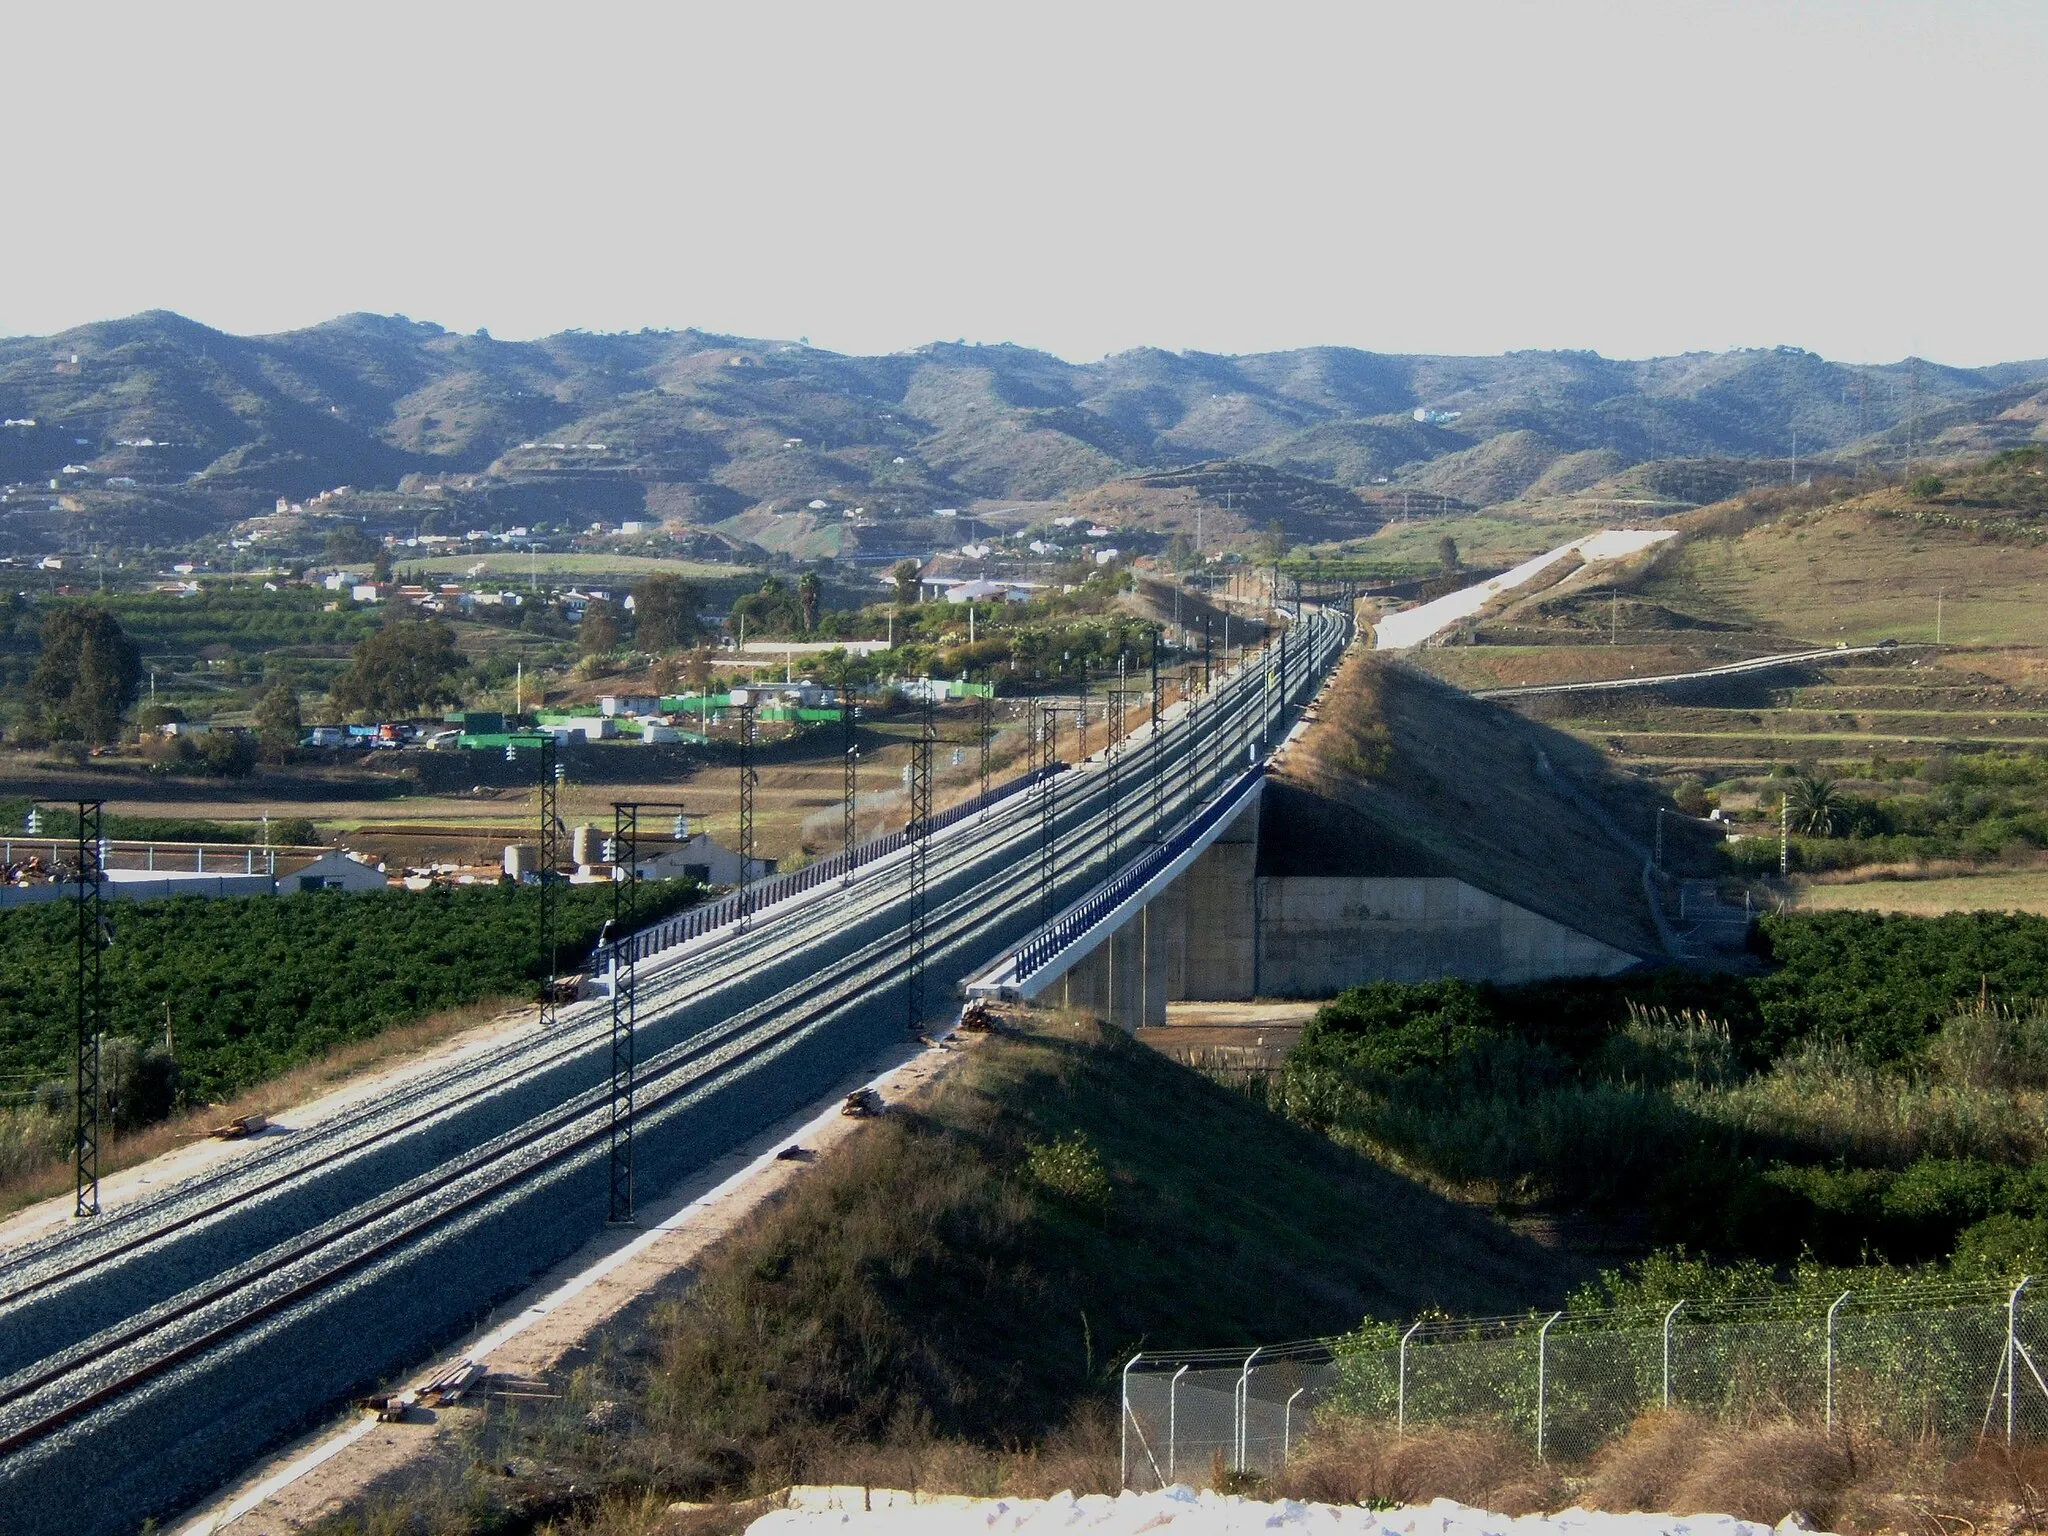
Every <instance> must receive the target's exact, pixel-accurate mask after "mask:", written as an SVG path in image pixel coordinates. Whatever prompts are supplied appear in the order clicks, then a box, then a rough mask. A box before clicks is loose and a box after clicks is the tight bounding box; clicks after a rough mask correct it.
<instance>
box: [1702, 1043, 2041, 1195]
mask: <svg viewBox="0 0 2048 1536" xmlns="http://www.w3.org/2000/svg"><path fill="white" fill-rule="evenodd" d="M1675 1092H1676V1095H1677V1098H1678V1102H1679V1103H1680V1105H1681V1106H1682V1107H1684V1108H1685V1109H1686V1110H1688V1111H1690V1112H1691V1113H1693V1114H1696V1115H1698V1116H1699V1117H1700V1118H1702V1119H1704V1120H1707V1121H1710V1122H1714V1123H1718V1124H1722V1125H1727V1126H1731V1127H1734V1128H1737V1129H1739V1130H1740V1131H1742V1132H1743V1133H1744V1134H1745V1135H1746V1136H1751V1137H1755V1138H1758V1139H1760V1140H1762V1141H1764V1142H1765V1143H1766V1144H1777V1145H1781V1146H1797V1147H1802V1148H1804V1149H1805V1150H1806V1151H1807V1152H1808V1153H1810V1154H1814V1155H1817V1156H1823V1157H1836V1158H1847V1159H1850V1160H1851V1161H1853V1162H1855V1163H1858V1164H1860V1165H1864V1166H1876V1167H1890V1168H1903V1167H1905V1166H1906V1165H1907V1164H1908V1163H1911V1162H1913V1161H1914V1160H1915V1159H1916V1158H1921V1157H1956V1158H1962V1157H1978V1158H1984V1159H1986V1160H1987V1161H1991V1162H1997V1163H2004V1164H2009V1165H2016V1166H2017V1165H2024V1164H2027V1163H2030V1162H2033V1161H2035V1160H2037V1159H2039V1158H2041V1157H2043V1156H2044V1155H2048V1114H2044V1111H2048V1095H2044V1094H2043V1092H2042V1091H2041V1090H2040V1089H2039V1088H2038V1087H2033V1086H2022V1085H1993V1084H1973V1083H1970V1082H1966V1081H1944V1080H1942V1078H1940V1077H1937V1076H1932V1075H1922V1074H1913V1075H1905V1074H1901V1073H1897V1072H1886V1071H1880V1070H1878V1069H1876V1068H1873V1067H1870V1066H1869V1065H1867V1064H1866V1063H1864V1062H1862V1061H1860V1060H1858V1059H1857V1058H1855V1057H1853V1056H1851V1055H1850V1054H1849V1053H1848V1052H1847V1051H1846V1050H1843V1049H1841V1048H1839V1047H1831V1046H1827V1045H1811V1046H1808V1047H1806V1048H1805V1049H1803V1050H1800V1051H1798V1052H1796V1053H1794V1054H1793V1055H1791V1056H1788V1057H1786V1058H1785V1059H1784V1060H1782V1061H1780V1062H1779V1063H1778V1064H1777V1065H1776V1066H1774V1067H1773V1068H1772V1069H1771V1070H1770V1071H1768V1072H1764V1073H1759V1074H1758V1075H1757V1076H1755V1077H1752V1078H1749V1079H1748V1080H1747V1081H1745V1082H1741V1083H1737V1084H1734V1085H1733V1086H1729V1087H1717V1086H1698V1087H1696V1086H1694V1085H1690V1084H1680V1085H1678V1087H1677V1089H1676V1090H1675Z"/></svg>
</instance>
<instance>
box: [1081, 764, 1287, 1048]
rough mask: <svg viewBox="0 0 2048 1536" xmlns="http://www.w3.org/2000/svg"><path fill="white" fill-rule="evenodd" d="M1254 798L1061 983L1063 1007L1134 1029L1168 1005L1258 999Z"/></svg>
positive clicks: (1159, 1017) (1162, 1016)
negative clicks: (1174, 876) (1190, 1001)
mask: <svg viewBox="0 0 2048 1536" xmlns="http://www.w3.org/2000/svg"><path fill="white" fill-rule="evenodd" d="M1259 801H1260V796H1259V795H1258V794H1253V795H1252V796H1250V797H1249V798H1248V799H1247V800H1246V802H1245V804H1244V807H1243V808H1242V809H1241V810H1239V811H1238V813H1237V815H1236V816H1235V817H1233V818H1232V819H1231V821H1230V823H1229V824H1228V825H1227V826H1225V827H1224V829H1223V830H1222V831H1221V832H1220V833H1219V834H1218V835H1217V838H1216V841H1215V842H1214V843H1212V844H1211V845H1210V846H1209V847H1208V848H1206V849H1204V850H1203V852H1202V854H1201V856H1200V857H1199V858H1197V859H1196V860H1195V861H1194V863H1193V864H1191V865H1189V866H1188V868H1187V869H1186V870H1185V871H1184V872H1183V873H1182V874H1181V875H1180V876H1179V877H1178V878H1177V879H1175V880H1174V881H1173V882H1172V883H1171V884H1169V885H1168V886H1167V887H1166V888H1165V889H1164V890H1163V891H1161V892H1160V893H1159V894H1158V895H1157V896H1155V897H1153V899H1152V900H1151V901H1149V902H1147V903H1146V904H1145V905H1144V906H1143V907H1141V908H1139V909H1138V910H1137V911H1136V912H1134V913H1132V914H1131V916H1130V917H1129V918H1127V919H1126V920H1125V921H1124V923H1123V925H1122V926H1121V927H1119V928H1118V929H1117V930H1116V931H1115V932H1114V933H1113V934H1111V935H1110V936H1109V937H1108V938H1107V939H1105V940H1104V941H1103V942H1102V943H1101V944H1100V945H1098V946H1097V947H1096V949H1095V952H1094V953H1093V954H1091V955H1089V956H1088V957H1087V958H1086V959H1085V960H1082V961H1080V962H1079V963H1078V964H1076V965H1075V966H1074V968H1073V969H1072V970H1070V971H1068V972H1067V974H1066V975H1065V976H1064V977H1062V978H1061V979H1060V991H1059V999H1060V1003H1061V1005H1062V1006H1064V1007H1068V1008H1075V1009H1079V1010H1080V1011H1082V1012H1085V1013H1091V1014H1093V1015H1095V1016H1096V1017H1097V1018H1100V1019H1104V1020H1107V1021H1108V1022H1110V1023H1112V1024H1116V1025H1118V1026H1120V1027H1122V1028H1124V1029H1138V1028H1140V1027H1142V1026H1144V1025H1147V1024H1164V1023H1165V1022H1166V1005H1167V1004H1168V1003H1169V1002H1175V1003H1178V1002H1184V1001H1188V1000H1191V999H1192V1000H1197V1001H1222V1000H1226V999H1231V998H1245V997H1255V996H1257V995H1258V991H1259V985H1258V983H1259V954H1258V951H1259V942H1258V932H1259V924H1258V917H1259V913H1258V900H1259V881H1258V878H1257V875H1258V867H1259Z"/></svg>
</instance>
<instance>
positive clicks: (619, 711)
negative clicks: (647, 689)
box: [597, 693, 661, 719]
mask: <svg viewBox="0 0 2048 1536" xmlns="http://www.w3.org/2000/svg"><path fill="white" fill-rule="evenodd" d="M597 712H598V713H599V714H601V715H604V716H607V717H609V718H612V719H617V718H618V717H619V716H620V715H658V714H660V713H661V700H660V699H659V698H657V697H656V696H655V695H654V694H651V693H608V694H606V695H605V696H604V697H603V698H601V699H599V700H598V701H597Z"/></svg>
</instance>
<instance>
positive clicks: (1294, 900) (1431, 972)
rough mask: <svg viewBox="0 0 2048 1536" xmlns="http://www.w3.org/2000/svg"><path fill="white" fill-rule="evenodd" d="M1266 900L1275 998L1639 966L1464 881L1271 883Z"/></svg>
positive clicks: (1262, 909) (1268, 985) (1264, 883)
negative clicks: (1365, 986)
mask: <svg viewBox="0 0 2048 1536" xmlns="http://www.w3.org/2000/svg"><path fill="white" fill-rule="evenodd" d="M1258 896H1259V993H1260V995H1262V996H1266V997H1327V996H1329V995H1330V994H1331V993H1333V992H1340V991H1342V990H1343V989H1344V988H1345V987H1353V986H1357V985H1359V984H1360V983H1361V982H1367V981H1427V980H1430V979H1433V978H1435V977H1439V976H1462V977H1464V978H1465V979H1466V980H1468V981H1494V982H1501V983H1503V984H1512V983H1515V982H1522V981H1538V980H1541V979H1542V978H1544V977H1548V976H1607V975H1612V974H1613V973H1614V972H1616V971H1622V970H1626V969H1627V968H1628V967H1629V966H1631V965H1634V964H1635V963H1636V958H1637V957H1636V956H1634V955H1631V954H1628V953H1627V952H1625V951H1623V950H1619V949H1616V948H1615V947H1614V946H1612V945H1611V944H1603V943H1602V942H1600V941H1599V940H1598V939H1593V938H1588V937H1587V936H1586V935H1585V934H1583V933H1579V932H1577V931H1575V930H1574V929H1571V928H1567V927H1566V926H1565V925H1564V924H1562V923H1559V922H1555V921H1553V920H1552V919H1550V918H1547V917H1543V916H1541V915H1539V914H1538V913H1535V912H1531V911H1529V910H1528V909H1527V908H1525V907H1518V906H1516V905H1515V904H1514V903H1512V902H1508V901H1503V900H1502V899H1501V898H1500V897H1498V896H1493V895H1490V894H1488V893H1487V892H1485V891H1482V890H1479V889H1478V888H1476V887H1474V886H1470V885H1467V884H1466V883H1465V882H1464V881H1462V880H1453V879H1445V878H1417V877H1374V876H1341V877H1325V876H1284V877H1278V878H1274V877H1267V878H1264V879H1261V880H1260V881H1259V882H1258Z"/></svg>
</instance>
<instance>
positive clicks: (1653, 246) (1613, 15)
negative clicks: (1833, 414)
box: [0, 0, 2048, 363]
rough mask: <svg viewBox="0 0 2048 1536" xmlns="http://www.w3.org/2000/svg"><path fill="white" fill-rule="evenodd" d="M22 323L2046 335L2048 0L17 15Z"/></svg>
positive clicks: (1258, 333)
mask: <svg viewBox="0 0 2048 1536" xmlns="http://www.w3.org/2000/svg"><path fill="white" fill-rule="evenodd" d="M6 30H7V52H8V55H9V57H10V67H9V68H8V70H7V72H6V81H5V84H4V87H0V120H4V121H5V123H6V125H7V132H6V149H5V152H4V159H0V189H4V201H0V208H4V210H5V214H4V223H5V225H6V226H7V232H6V234H5V235H4V237H0V333H4V334H21V333H26V332H44V331H51V330H56V329H60V328H62V327H65V326H68V325H74V324H77V323H80V322H83V321H87V320H92V319H98V318H104V317H108V316H113V315H120V314H126V313H130V312H132V311H135V310H140V309H147V308H155V307H163V308H169V309H176V310H179V311H182V312H183V313H185V314H188V315H191V316H193V317H194V318H196V319H199V320H203V321H205V322H207V323H209V324H212V325H216V326H220V327H222V328H224V329H227V330H232V331H245V332H249V331H272V330H281V329H286V328H290V327H293V326H299V325H306V324H310V323H313V322H316V321H319V320H322V319H325V318H327V317H329V316H331V315H334V314H337V313H341V312H343V311H347V310H357V309H361V310H375V311H380V312H386V313H389V312H401V313H404V314H408V315H411V316H413V317H414V318H416V319H430V320H435V321H438V322H440V323H441V324H443V325H446V326H449V327H451V328H454V329H461V330H470V329H474V328H476V327H478V326H487V327H489V328H490V330H491V331H492V333H493V334H495V335H499V336H508V337H524V336H533V335H538V334H542V333H545V332H548V331H553V330H558V329H562V328H565V327H570V326H581V327H585V328H587V329H591V330H621V329H637V328H639V327H641V326H644V325H651V326H663V327H665V326H673V327H682V326H689V325H695V326H699V327H703V328H706V329H711V330H719V331H730V332H738V333H742V334H747V335H755V336H780V337H795V336H799V335H802V336H808V337H809V338H810V339H811V341H812V342H813V343H814V344H816V345H819V346H825V347H832V348H835V349H838V350H841V351H850V352H880V351H893V350H897V349H901V348H906V347H912V346H916V345H918V344H919V343H921V342H925V341H929V340H933V339H945V340H951V339H953V338H955V337H965V338H967V339H969V340H976V341H1014V342H1017V343H1020V344H1023V345H1028V346H1035V347H1043V348H1046V349H1048V350H1050V351H1053V352H1057V353H1059V354H1061V355H1063V356H1065V357H1069V358H1074V359H1087V358H1094V357H1098V356H1101V355H1102V354H1104V353H1106V352H1111V351H1119V350H1122V349H1124V348H1127V347H1132V346H1138V345H1154V346H1162V347H1169V348H1174V349H1182V348H1195V349H1202V350H1209V351H1225V352H1244V351H1254V350H1264V349H1268V348H1276V347H1289V346H1300V345H1305V344H1310V343H1339V344H1345V345H1351V346H1359V347H1368V348H1373V349H1376V350H1382V351H1429V352H1498V351H1502V350H1505V349H1509V348H1516V347H1590V348H1594V349H1596V350H1598V351H1600V352H1603V353H1606V354H1608V355H1609V356H1644V355H1648V354H1651V353H1664V352H1677V351H1685V350H1693V349H1720V348H1725V347H1730V346H1748V345H1770V344H1778V343H1787V344H1792V345H1797V346H1803V347H1808V348H1811V349H1813V350H1814V351H1817V352H1821V353H1825V354H1826V355H1828V356H1830V357H1836V358H1842V359H1849V360H1861V361H1874V360H1889V359H1894V358H1897V357H1900V356H1903V355H1905V354H1906V353H1908V352H1909V351H1910V352H1917V353H1919V354H1920V355H1923V356H1927V357H1933V358H1937V359H1940V360H1942V361H1946V362H1954V363H1986V362H1992V361H1998V360H2003V359H2010V358H2019V357H2028V358H2035V357H2043V356H2048V303H2044V302H2043V299H2042V296H2041V290H2040V286H2039V277H2038V267H2039V263H2040V259H2041V251H2042V250H2043V248H2044V245H2048V199H2044V198H2043V197H2042V196H2041V174H2042V159H2041V157H2042V151H2043V143H2044V136H2048V130H2044V121H2048V118H2044V108H2043V102H2044V99H2048V95H2044V82H2048V4H2042V3H2039V0H2026V3H2013V4H1989V3H1986V4H1975V5H1972V4H1963V3H1956V0H1949V3H1942V4H1925V5H1903V4H1874V3H1858V4H1843V5H1833V4H1803V5H1794V4H1789V3H1784V0H1780V3H1772V4H1758V5H1736V4H1707V3H1690V4H1679V3H1672V4H1654V3H1650V0H1641V3H1635V4H1627V5H1614V6H1591V5H1572V4H1560V3H1544V4H1530V5H1495V4H1483V3H1467V4H1457V5H1444V4H1430V3H1426V0H1410V3H1407V4H1402V5H1380V4H1346V5H1339V4H1327V5H1287V4H1274V3H1270V0H1264V3H1245V0H1239V3H1236V4H1231V5H1218V4H1212V3H1206V0H1183V3H1179V4H1171V5H1156V6H1155V5H1135V4H1129V5H1118V4H1113V3H1106V0H1095V3H1090V4H1080V5H1061V4H1045V3H1030V4H1025V3H1021V0H1018V3H1012V4H1009V5H1000V6H999V5H992V4H986V3H981V4H977V3H972V0H967V3H961V0H954V3H949V4H936V5H884V4H871V5H858V4H843V3H842V4H833V5H816V6H811V5H799V4H781V5H774V4H735V3H732V0H724V3H720V4H716V5H686V4H665V5H649V6H626V5H615V6H606V5H593V4H584V5H559V4H550V5H546V6H541V5H534V4H526V3H519V0H499V3H496V4H491V5H474V6H470V5H460V6H458V5H435V4H432V3H427V0H411V3H407V4H401V5H388V6H386V5H378V4H363V3H353V4H346V5H344V4H340V3H336V0H330V3H327V4H324V5H313V4H305V3H299V4H276V3H274V0H272V3H265V4H262V5H249V6H231V5H221V4H215V5H208V4H203V3H197V4H191V5H163V4H159V3H152V4H148V5H131V6H120V5H101V4H95V5H70V6H62V5H45V6H37V7H33V8H31V7H27V6H18V7H14V8H12V10H11V12H10V19H9V21H8V24H7V29H6Z"/></svg>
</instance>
